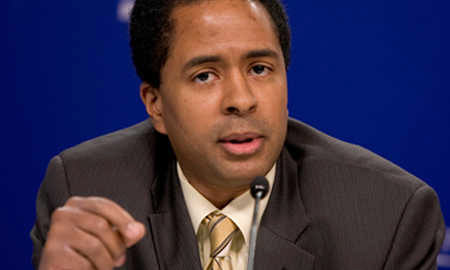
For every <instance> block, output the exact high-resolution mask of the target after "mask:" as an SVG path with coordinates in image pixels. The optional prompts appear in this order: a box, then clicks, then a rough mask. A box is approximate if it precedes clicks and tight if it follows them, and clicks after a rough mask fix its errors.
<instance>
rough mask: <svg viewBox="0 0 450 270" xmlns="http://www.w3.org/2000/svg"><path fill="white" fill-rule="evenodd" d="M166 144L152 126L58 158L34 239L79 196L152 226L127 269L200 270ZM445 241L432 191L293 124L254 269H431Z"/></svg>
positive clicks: (40, 241)
mask: <svg viewBox="0 0 450 270" xmlns="http://www.w3.org/2000/svg"><path fill="white" fill-rule="evenodd" d="M175 164H176V163H175V158H174V155H173V153H172V150H171V148H170V145H169V142H168V140H167V138H166V137H165V136H163V135H161V134H158V133H157V132H156V131H155V130H154V129H153V128H152V126H151V123H150V122H149V121H145V122H142V123H140V124H137V125H135V126H133V127H130V128H127V129H124V130H121V131H118V132H115V133H112V134H108V135H106V136H102V137H99V138H96V139H93V140H91V141H88V142H85V143H83V144H81V145H78V146H75V147H73V148H70V149H68V150H66V151H64V152H62V153H61V154H59V155H58V156H56V157H54V158H53V159H52V160H51V162H50V164H49V167H48V170H47V174H46V177H45V179H44V181H43V183H42V185H41V188H40V191H39V194H38V198H37V220H36V224H35V226H34V227H33V230H32V232H31V238H32V240H33V244H34V252H33V263H34V265H35V266H37V265H38V263H39V259H40V255H41V251H42V248H43V245H44V244H45V239H46V234H47V232H48V230H49V223H50V216H51V213H52V212H53V210H54V209H55V208H56V207H59V206H62V205H63V204H64V203H65V201H66V200H67V199H68V198H69V197H70V196H73V195H78V196H102V197H107V198H110V199H112V200H113V201H115V202H117V203H118V204H120V205H121V206H122V207H124V208H125V209H126V210H127V211H129V212H130V213H131V214H132V215H133V216H134V217H135V218H136V219H137V220H139V221H141V222H143V223H144V224H145V225H146V227H147V232H148V233H147V234H146V236H145V237H144V239H143V240H142V241H140V242H139V243H138V244H137V245H136V246H134V247H132V248H131V249H129V250H128V251H127V262H126V264H125V266H124V267H122V268H121V269H161V270H162V269H165V270H169V269H170V270H181V269H198V270H200V269H201V266H200V259H199V254H198V247H197V242H196V237H195V233H194V230H193V227H192V224H191V221H190V218H189V214H188V212H187V209H186V205H185V202H184V198H183V194H182V191H181V188H180V184H179V182H178V178H177V174H176V167H175ZM443 237H444V223H443V218H442V214H441V210H440V207H439V202H438V198H437V196H436V194H435V192H434V191H433V190H432V189H431V188H430V187H429V186H427V185H426V184H425V183H424V182H422V181H421V180H419V179H417V178H416V177H414V176H412V175H410V174H408V173H407V172H405V171H404V170H402V169H400V168H399V167H397V166H395V165H393V164H392V163H390V162H388V161H386V160H384V159H382V158H381V157H379V156H377V155H375V154H373V153H371V152H369V151H367V150H365V149H363V148H361V147H358V146H355V145H351V144H348V143H344V142H342V141H339V140H336V139H334V138H331V137H329V136H327V135H325V134H323V133H321V132H319V131H317V130H315V129H313V128H311V127H309V126H307V125H305V124H303V123H301V122H298V121H295V120H292V119H290V120H289V127H288V134H287V138H286V142H285V145H284V148H283V150H282V153H281V155H280V158H279V160H278V162H277V173H276V176H275V182H274V186H273V191H272V194H271V197H270V199H269V203H268V206H267V208H266V211H265V213H264V215H263V218H262V221H261V225H260V228H259V233H258V238H257V248H256V261H255V269H257V270H260V269H270V270H274V269H286V270H292V269H302V270H309V269H392V270H394V269H396V270H398V269H433V268H435V267H436V256H437V254H438V252H439V249H440V246H441V244H442V241H443Z"/></svg>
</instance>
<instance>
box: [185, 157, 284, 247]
mask: <svg viewBox="0 0 450 270" xmlns="http://www.w3.org/2000/svg"><path fill="white" fill-rule="evenodd" d="M275 170H276V163H275V164H274V165H273V167H272V168H271V169H270V171H269V172H268V173H267V174H266V178H267V181H268V182H269V192H268V194H267V195H266V196H265V197H264V199H262V200H261V201H260V206H259V207H260V208H259V209H260V211H259V213H258V217H257V224H258V225H259V223H260V221H261V217H262V215H263V213H264V210H265V209H266V206H267V203H268V201H269V197H270V194H271V193H272V186H273V182H274V180H275ZM177 173H178V177H179V179H180V183H181V189H182V191H183V195H184V200H185V202H186V206H187V209H188V212H189V215H190V217H191V221H192V225H193V227H194V230H195V232H196V233H197V232H198V229H199V227H200V223H201V222H202V220H203V219H204V218H205V217H206V216H207V215H209V214H210V213H211V212H213V211H220V212H221V213H223V214H224V215H226V216H227V217H229V218H230V219H231V220H232V221H233V222H234V223H235V224H236V226H237V227H238V228H239V229H240V230H241V232H242V235H243V236H244V240H245V242H246V243H248V241H249V238H250V229H251V224H252V217H253V208H254V205H255V200H254V199H253V198H252V196H251V194H250V190H247V191H246V192H244V193H243V194H241V195H239V196H238V197H236V198H235V199H233V200H232V201H231V202H229V203H228V204H227V205H226V206H225V207H224V208H223V209H222V210H218V209H217V208H216V207H215V206H214V205H213V204H212V203H211V202H210V201H208V199H206V198H205V197H204V196H203V195H202V194H201V193H200V192H198V191H197V190H196V189H195V188H194V187H193V186H192V185H191V184H190V183H189V181H188V180H187V178H186V176H185V175H184V173H183V170H182V169H181V167H180V164H179V163H178V162H177Z"/></svg>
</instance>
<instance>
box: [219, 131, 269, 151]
mask: <svg viewBox="0 0 450 270" xmlns="http://www.w3.org/2000/svg"><path fill="white" fill-rule="evenodd" d="M263 139H264V138H263V136H261V135H259V134H256V133H235V134H231V135H228V136H225V137H223V138H221V139H219V144H220V145H221V146H222V147H223V149H224V150H225V152H227V153H229V154H231V155H235V156H246V155H252V154H254V153H256V152H257V151H258V150H259V149H260V148H261V146H262V142H263Z"/></svg>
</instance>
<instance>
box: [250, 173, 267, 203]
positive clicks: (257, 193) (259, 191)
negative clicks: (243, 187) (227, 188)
mask: <svg viewBox="0 0 450 270" xmlns="http://www.w3.org/2000/svg"><path fill="white" fill-rule="evenodd" d="M267 191H269V182H268V181H267V179H266V178H265V177H264V176H257V177H255V179H254V180H253V182H252V184H251V185H250V193H251V194H252V197H253V198H256V197H259V198H260V199H262V198H264V197H265V196H266V194H267Z"/></svg>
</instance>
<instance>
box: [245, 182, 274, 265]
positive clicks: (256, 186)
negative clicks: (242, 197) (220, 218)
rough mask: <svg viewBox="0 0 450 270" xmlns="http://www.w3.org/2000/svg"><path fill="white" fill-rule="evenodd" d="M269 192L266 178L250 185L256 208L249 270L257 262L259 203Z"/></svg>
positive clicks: (249, 255)
mask: <svg viewBox="0 0 450 270" xmlns="http://www.w3.org/2000/svg"><path fill="white" fill-rule="evenodd" d="M268 191H269V182H268V181H267V179H266V178H265V177H264V176H257V177H255V179H254V180H253V182H252V184H251V185H250V193H251V194H252V197H253V198H254V199H255V208H254V209H253V219H252V227H251V229H250V244H249V250H248V264H247V270H253V265H254V262H255V248H256V219H257V218H258V210H259V201H260V200H261V199H262V198H264V197H265V196H266V195H267V192H268Z"/></svg>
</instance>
